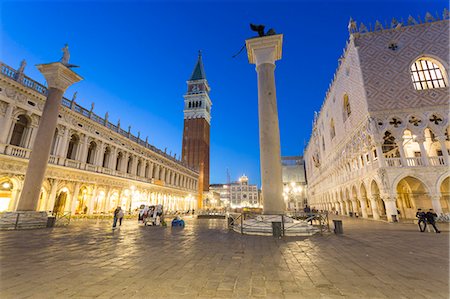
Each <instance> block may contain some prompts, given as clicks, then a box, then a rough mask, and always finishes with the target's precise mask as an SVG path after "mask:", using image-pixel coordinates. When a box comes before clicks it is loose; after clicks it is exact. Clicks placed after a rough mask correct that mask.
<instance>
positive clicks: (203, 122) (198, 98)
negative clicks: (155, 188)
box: [182, 52, 212, 209]
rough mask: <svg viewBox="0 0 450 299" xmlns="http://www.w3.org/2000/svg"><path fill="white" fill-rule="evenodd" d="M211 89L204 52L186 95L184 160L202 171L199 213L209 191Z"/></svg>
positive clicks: (199, 181)
mask: <svg viewBox="0 0 450 299" xmlns="http://www.w3.org/2000/svg"><path fill="white" fill-rule="evenodd" d="M209 91H210V87H209V85H208V81H207V80H206V75H205V69H204V68H203V61H202V55H201V52H199V54H198V60H197V63H196V65H195V67H194V71H193V72H192V75H191V78H190V79H189V80H188V81H187V92H186V94H185V95H184V130H183V148H182V158H183V161H184V162H186V163H187V164H188V165H189V166H191V167H194V168H196V169H198V170H199V172H200V175H199V180H198V209H201V208H202V206H203V192H207V191H208V190H209V128H210V121H211V105H212V102H211V99H210V98H209Z"/></svg>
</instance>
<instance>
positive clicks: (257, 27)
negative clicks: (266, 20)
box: [250, 23, 277, 37]
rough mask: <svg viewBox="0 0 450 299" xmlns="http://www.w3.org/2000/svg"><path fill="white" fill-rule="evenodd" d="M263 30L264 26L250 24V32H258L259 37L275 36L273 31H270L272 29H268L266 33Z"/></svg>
mask: <svg viewBox="0 0 450 299" xmlns="http://www.w3.org/2000/svg"><path fill="white" fill-rule="evenodd" d="M264 28H266V26H264V25H255V24H252V23H250V29H252V31H255V32H258V36H259V37H262V36H268V35H275V34H277V33H276V32H275V30H274V29H272V28H271V29H269V30H268V31H267V32H266V33H264Z"/></svg>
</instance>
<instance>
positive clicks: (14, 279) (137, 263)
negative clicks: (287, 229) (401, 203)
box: [0, 218, 449, 298]
mask: <svg viewBox="0 0 450 299" xmlns="http://www.w3.org/2000/svg"><path fill="white" fill-rule="evenodd" d="M343 221H344V232H345V234H344V235H342V236H336V235H334V234H330V235H324V236H314V237H311V238H286V239H275V238H273V237H259V236H241V235H239V234H237V233H235V232H232V231H228V230H227V229H226V225H225V221H224V220H197V219H186V228H184V229H182V228H170V227H169V228H161V227H143V226H139V225H137V223H136V221H134V220H133V221H131V220H128V221H125V222H124V224H123V226H122V228H121V229H120V230H116V231H115V232H112V231H111V229H110V225H111V223H110V222H109V221H105V220H103V221H95V220H78V221H75V222H72V223H71V225H70V226H68V227H63V228H54V229H43V230H30V231H9V232H7V231H2V232H0V246H1V247H0V248H1V252H0V264H1V270H0V271H1V272H0V274H1V277H0V278H1V291H0V297H1V298H448V297H449V289H448V288H449V233H448V230H449V229H448V225H443V224H440V228H441V229H442V230H443V233H441V234H435V233H420V232H418V230H417V229H416V226H415V225H412V224H387V223H381V222H373V221H369V220H360V219H358V220H354V219H348V218H343Z"/></svg>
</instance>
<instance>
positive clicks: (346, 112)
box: [343, 94, 352, 121]
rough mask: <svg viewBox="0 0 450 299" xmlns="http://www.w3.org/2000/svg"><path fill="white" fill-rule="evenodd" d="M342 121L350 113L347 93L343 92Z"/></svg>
mask: <svg viewBox="0 0 450 299" xmlns="http://www.w3.org/2000/svg"><path fill="white" fill-rule="evenodd" d="M343 108H344V121H346V120H347V118H348V117H349V116H350V114H351V113H352V110H351V109H350V101H349V100H348V94H344V107H343Z"/></svg>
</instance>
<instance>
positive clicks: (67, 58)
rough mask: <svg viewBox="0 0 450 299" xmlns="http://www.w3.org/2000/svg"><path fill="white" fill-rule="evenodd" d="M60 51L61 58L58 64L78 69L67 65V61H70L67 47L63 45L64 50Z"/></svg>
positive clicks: (72, 65)
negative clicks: (61, 52) (61, 53)
mask: <svg viewBox="0 0 450 299" xmlns="http://www.w3.org/2000/svg"><path fill="white" fill-rule="evenodd" d="M61 50H62V51H63V57H62V58H61V59H60V61H59V62H61V63H62V64H64V65H65V66H67V67H68V68H72V67H78V66H77V65H74V64H70V63H69V59H70V52H69V45H68V44H65V46H64V48H62V49H61Z"/></svg>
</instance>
